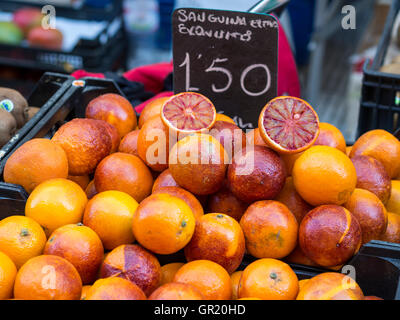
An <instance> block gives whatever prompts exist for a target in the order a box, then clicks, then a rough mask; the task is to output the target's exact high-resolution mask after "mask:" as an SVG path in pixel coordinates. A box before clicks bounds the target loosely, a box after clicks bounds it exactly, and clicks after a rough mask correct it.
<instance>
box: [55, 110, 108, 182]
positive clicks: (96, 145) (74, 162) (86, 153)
mask: <svg viewBox="0 0 400 320" xmlns="http://www.w3.org/2000/svg"><path fill="white" fill-rule="evenodd" d="M51 141H53V142H55V143H57V144H58V145H60V146H61V147H62V148H63V149H64V151H65V153H66V154H67V158H68V168H69V174H70V175H73V176H83V175H85V174H90V173H92V172H93V171H94V169H95V168H96V166H97V165H98V163H99V162H100V161H101V160H102V159H103V158H104V157H106V156H108V155H109V154H110V151H111V148H112V141H111V138H110V135H109V134H108V132H107V130H106V129H105V127H104V126H103V125H99V122H97V121H95V120H92V119H78V118H77V119H73V120H71V121H69V122H67V123H66V124H64V125H63V126H61V128H60V129H58V131H57V132H56V133H55V135H54V136H53V138H52V139H51Z"/></svg>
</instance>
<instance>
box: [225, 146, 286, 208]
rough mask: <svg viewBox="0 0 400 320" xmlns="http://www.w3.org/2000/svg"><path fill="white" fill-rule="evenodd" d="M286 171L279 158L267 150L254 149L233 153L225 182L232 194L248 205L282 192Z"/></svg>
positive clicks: (262, 148) (271, 197)
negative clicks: (227, 183)
mask: <svg viewBox="0 0 400 320" xmlns="http://www.w3.org/2000/svg"><path fill="white" fill-rule="evenodd" d="M285 179H286V170H285V166H284V163H283V161H282V159H281V158H280V157H279V155H278V154H277V153H276V152H275V151H272V150H271V149H269V148H267V147H262V146H254V150H251V149H250V150H247V148H246V151H245V152H244V153H243V154H239V153H238V154H236V155H235V157H234V158H233V160H232V164H230V165H229V168H228V181H229V186H230V189H231V191H232V192H233V194H234V195H235V196H236V197H238V198H239V199H240V200H242V201H245V202H248V203H251V202H254V201H258V200H269V199H273V198H275V197H276V196H277V195H278V194H279V192H281V190H282V188H283V186H284V184H285Z"/></svg>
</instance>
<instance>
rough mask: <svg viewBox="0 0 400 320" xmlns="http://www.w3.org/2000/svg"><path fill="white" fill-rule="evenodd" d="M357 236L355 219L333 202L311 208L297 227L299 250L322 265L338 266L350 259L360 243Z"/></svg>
mask: <svg viewBox="0 0 400 320" xmlns="http://www.w3.org/2000/svg"><path fill="white" fill-rule="evenodd" d="M327 226H329V227H327ZM361 236H362V235H361V226H360V224H359V223H358V221H357V219H356V218H355V217H354V216H353V215H352V214H351V213H350V211H348V210H347V209H345V208H343V207H341V206H337V205H323V206H319V207H317V208H315V209H313V210H311V211H310V212H309V213H308V214H307V215H306V216H305V217H304V219H303V221H302V222H301V224H300V228H299V242H300V246H301V250H302V251H303V252H304V254H305V255H306V256H307V257H308V258H310V259H311V260H313V261H314V262H315V263H317V264H319V265H321V266H324V267H333V266H337V265H341V264H343V263H345V262H346V261H347V260H348V259H350V258H351V257H352V256H353V255H354V254H355V253H356V251H357V250H358V247H359V246H360V242H361Z"/></svg>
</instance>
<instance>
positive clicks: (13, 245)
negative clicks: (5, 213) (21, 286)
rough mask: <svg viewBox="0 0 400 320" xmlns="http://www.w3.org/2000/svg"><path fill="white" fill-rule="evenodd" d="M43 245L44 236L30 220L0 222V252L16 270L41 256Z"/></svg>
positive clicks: (16, 217) (39, 228) (18, 218)
mask: <svg viewBox="0 0 400 320" xmlns="http://www.w3.org/2000/svg"><path fill="white" fill-rule="evenodd" d="M78 188H79V187H78ZM45 244H46V235H45V233H44V231H43V229H42V227H41V226H40V225H39V224H38V223H37V222H36V221H35V220H33V219H32V218H29V217H25V216H10V217H7V218H5V219H3V220H1V221H0V251H2V252H4V253H5V254H6V255H7V256H8V257H10V258H11V260H12V261H13V262H14V263H15V265H16V267H17V268H18V269H19V268H20V267H21V266H22V265H23V264H24V263H25V262H26V261H28V260H29V259H31V258H33V257H36V256H38V255H40V254H42V252H43V248H44V246H45Z"/></svg>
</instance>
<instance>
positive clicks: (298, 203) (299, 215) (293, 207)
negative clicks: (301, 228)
mask: <svg viewBox="0 0 400 320" xmlns="http://www.w3.org/2000/svg"><path fill="white" fill-rule="evenodd" d="M275 200H276V201H279V202H281V203H283V204H284V205H285V206H287V207H288V209H289V210H290V211H291V212H292V213H293V214H294V216H295V217H296V219H297V222H298V223H300V222H301V220H303V218H304V216H305V215H306V214H307V213H308V212H309V211H310V210H311V209H312V208H313V207H312V206H311V205H310V204H308V203H307V202H305V201H304V200H303V198H302V197H300V195H299V194H298V193H297V191H296V189H295V187H294V184H293V178H292V177H287V178H286V183H285V186H284V187H283V189H282V191H281V192H280V193H279V194H278V196H277V197H276V198H275Z"/></svg>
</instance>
